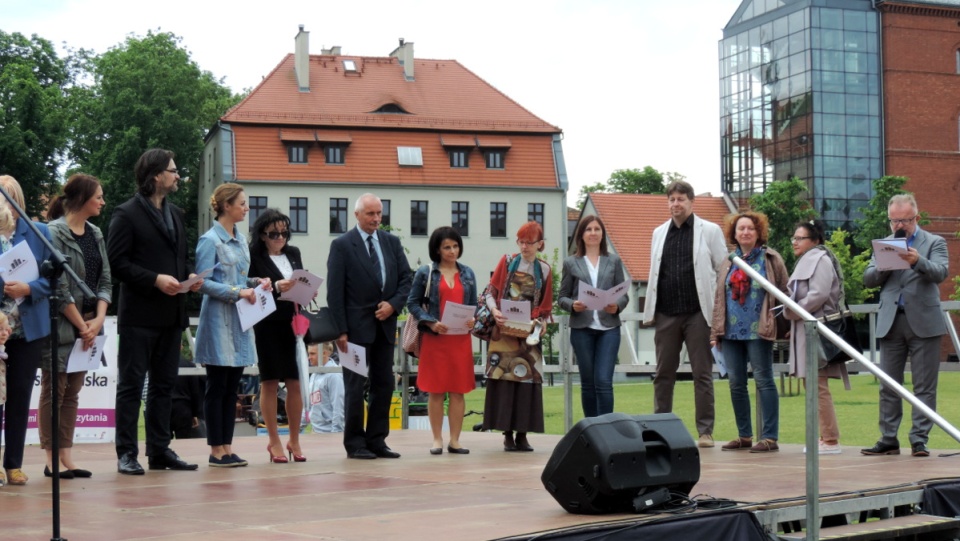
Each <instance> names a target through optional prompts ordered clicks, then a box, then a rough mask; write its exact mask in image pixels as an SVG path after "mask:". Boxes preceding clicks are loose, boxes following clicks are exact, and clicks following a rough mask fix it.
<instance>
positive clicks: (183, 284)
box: [180, 263, 220, 293]
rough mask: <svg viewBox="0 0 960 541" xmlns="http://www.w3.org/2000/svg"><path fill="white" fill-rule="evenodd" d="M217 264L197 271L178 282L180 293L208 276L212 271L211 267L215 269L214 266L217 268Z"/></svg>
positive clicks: (188, 289)
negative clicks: (199, 271)
mask: <svg viewBox="0 0 960 541" xmlns="http://www.w3.org/2000/svg"><path fill="white" fill-rule="evenodd" d="M219 266H220V263H217V264H216V265H214V266H212V267H210V268H209V269H207V270H205V271H203V272H201V273H198V274H197V275H196V276H194V277H193V278H189V279H187V280H184V281H182V282H180V293H186V292H187V291H190V288H191V287H193V284H195V283H197V282H199V281H200V280H203V279H204V278H206V277H207V276H209V275H210V273H211V272H213V269H215V268H217V267H219Z"/></svg>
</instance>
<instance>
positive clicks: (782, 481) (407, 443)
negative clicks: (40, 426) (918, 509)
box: [0, 430, 960, 541]
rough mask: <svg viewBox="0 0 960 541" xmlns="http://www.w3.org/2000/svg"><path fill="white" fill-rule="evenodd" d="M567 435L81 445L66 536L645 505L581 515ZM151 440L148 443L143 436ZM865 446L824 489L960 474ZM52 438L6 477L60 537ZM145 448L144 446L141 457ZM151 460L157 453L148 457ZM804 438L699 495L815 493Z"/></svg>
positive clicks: (545, 518)
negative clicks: (354, 456)
mask: <svg viewBox="0 0 960 541" xmlns="http://www.w3.org/2000/svg"><path fill="white" fill-rule="evenodd" d="M559 439H560V436H547V435H536V434H534V435H532V437H531V444H532V445H533V446H534V447H535V448H536V451H535V452H533V453H505V452H504V451H503V450H502V445H501V441H502V438H501V436H500V435H499V434H492V433H466V434H465V435H464V438H463V444H464V445H465V446H466V447H469V448H470V450H471V453H470V454H469V455H450V454H448V453H446V452H444V454H443V455H441V456H432V455H430V454H429V453H428V447H429V446H430V443H431V442H430V437H429V433H428V432H425V431H419V430H403V431H394V433H393V434H391V436H390V438H389V440H388V442H389V444H390V445H391V447H392V448H393V449H394V450H396V451H398V452H400V453H402V455H403V457H402V458H401V459H399V460H387V459H377V460H369V461H366V460H348V459H347V458H346V456H345V453H344V451H343V448H342V445H341V438H340V435H339V434H317V435H315V434H306V435H304V436H303V439H302V443H303V450H304V453H305V454H306V455H307V457H308V459H309V460H308V462H306V463H299V464H295V463H290V464H268V463H267V460H266V459H265V458H264V456H263V453H264V448H265V446H266V439H265V437H256V436H245V437H239V438H237V439H236V440H235V444H234V450H235V451H236V452H237V453H238V454H240V455H241V456H243V457H244V458H246V459H247V460H249V461H250V466H248V467H246V468H236V469H219V468H210V467H208V466H207V457H208V448H207V447H206V446H205V442H204V441H203V440H182V441H175V442H174V445H173V448H174V449H175V450H176V451H177V452H178V453H179V454H180V455H181V456H182V457H184V458H185V459H187V460H190V461H192V462H196V463H199V464H200V469H199V471H197V472H171V471H149V470H148V471H147V473H146V475H144V476H139V477H129V476H122V475H119V474H117V473H116V456H115V453H114V448H113V445H112V444H86V445H79V446H77V447H76V448H75V449H74V456H75V458H76V460H77V463H78V464H79V465H81V467H84V468H87V469H90V470H91V471H93V472H94V476H93V478H91V479H72V480H63V481H61V487H62V488H61V490H62V498H61V537H63V538H66V539H68V540H70V541H86V540H97V541H108V540H121V539H151V540H171V541H172V540H193V539H198V540H201V539H202V540H204V541H220V540H223V541H227V540H230V541H244V540H309V539H324V540H356V541H361V540H376V541H383V540H391V541H405V540H411V541H412V540H417V541H420V540H422V539H424V538H429V539H467V540H473V539H497V538H504V537H513V536H523V535H524V534H530V533H534V532H542V531H546V530H554V529H558V528H566V527H571V526H576V525H582V524H588V523H595V522H605V521H611V520H623V519H628V518H632V517H636V516H637V515H602V516H583V515H573V514H569V513H567V512H566V511H564V510H563V509H562V508H561V507H560V506H559V505H558V504H557V503H556V501H554V499H553V498H552V497H551V496H550V495H549V494H548V493H547V491H546V490H545V489H544V488H543V486H542V484H541V483H540V474H541V472H542V471H543V467H544V465H545V464H546V462H547V460H548V458H549V457H550V455H551V453H552V451H553V448H554V446H555V445H556V443H557V442H558V441H559ZM141 449H142V445H141ZM940 452H941V451H932V453H931V455H932V456H931V457H929V458H913V457H911V456H910V455H909V454H906V455H902V456H890V457H865V456H861V455H860V453H859V449H856V448H845V449H844V450H843V454H841V455H836V456H824V457H821V461H820V465H821V472H822V476H821V492H822V493H823V494H828V493H835V492H849V491H861V490H864V491H865V490H869V489H875V488H879V487H889V486H893V485H901V484H906V485H908V486H910V485H914V484H916V483H918V482H921V481H923V480H927V479H934V478H948V477H951V476H955V475H958V473H960V456H957V457H937V455H938V454H939V453H940ZM42 453H43V451H42V450H40V449H39V447H37V446H31V447H29V448H28V449H27V451H26V457H25V471H26V472H27V474H28V475H29V476H30V482H29V483H28V484H27V485H26V486H22V487H15V486H9V485H8V486H5V487H3V488H2V489H0V539H4V540H6V539H9V540H28V539H36V540H40V539H50V538H51V534H52V522H51V503H50V495H51V480H50V479H48V478H45V477H44V476H43V465H44V461H43V458H42V457H43V454H42ZM141 458H143V457H141ZM142 463H143V465H144V466H146V460H145V459H144V460H143V461H142ZM804 483H805V473H804V455H803V454H802V452H801V446H799V445H784V446H783V447H782V448H781V450H780V451H779V452H777V453H770V454H750V453H743V452H723V451H721V450H720V448H719V447H716V448H713V449H702V450H701V476H700V482H699V483H697V485H696V486H695V487H694V489H693V491H692V494H691V496H692V495H696V494H704V495H710V496H713V497H715V498H728V499H733V500H737V501H740V502H757V503H759V502H766V501H770V500H775V499H782V498H791V497H800V498H802V496H803V494H804V491H805V489H804V486H805V485H804Z"/></svg>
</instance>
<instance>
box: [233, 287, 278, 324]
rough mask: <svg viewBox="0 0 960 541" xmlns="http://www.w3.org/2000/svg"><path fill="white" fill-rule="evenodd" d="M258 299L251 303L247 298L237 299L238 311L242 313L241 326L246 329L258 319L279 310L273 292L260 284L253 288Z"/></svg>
mask: <svg viewBox="0 0 960 541" xmlns="http://www.w3.org/2000/svg"><path fill="white" fill-rule="evenodd" d="M253 292H254V293H256V295H257V299H256V300H255V301H254V302H253V303H250V302H248V301H247V299H240V300H238V301H237V313H238V314H239V315H240V328H241V329H243V330H244V331H246V330H247V329H249V328H250V327H253V326H254V325H255V324H256V323H257V322H258V321H260V320H261V319H263V318H265V317H267V316H269V315H270V314H272V313H274V312H275V311H276V310H277V303H275V302H274V301H273V294H271V293H270V291H269V290H265V289H263V288H262V287H260V286H257V287H255V288H253Z"/></svg>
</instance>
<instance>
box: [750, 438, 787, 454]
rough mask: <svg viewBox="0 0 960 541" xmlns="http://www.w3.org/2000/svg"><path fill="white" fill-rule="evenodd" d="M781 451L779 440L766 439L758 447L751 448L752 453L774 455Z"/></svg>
mask: <svg viewBox="0 0 960 541" xmlns="http://www.w3.org/2000/svg"><path fill="white" fill-rule="evenodd" d="M779 450H780V446H779V445H777V440H771V439H766V438H765V439H762V440H760V441H758V442H757V444H756V445H754V446H753V447H751V448H750V452H751V453H772V452H773V451H779Z"/></svg>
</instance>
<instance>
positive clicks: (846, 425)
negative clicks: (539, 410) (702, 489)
mask: <svg viewBox="0 0 960 541" xmlns="http://www.w3.org/2000/svg"><path fill="white" fill-rule="evenodd" d="M909 377H910V374H907V382H906V385H907V388H908V389H909V388H910V379H909ZM556 381H557V382H558V383H557V385H555V386H553V387H550V386H546V385H545V386H544V388H543V401H544V404H543V410H544V416H545V419H544V422H545V428H546V432H547V433H548V434H563V433H564V432H565V431H564V428H563V387H562V385H561V384H560V383H559V379H557V380H556ZM850 385H851V387H852V389H851V390H850V391H845V390H844V389H843V382H842V381H841V380H831V381H830V390H831V392H832V394H833V401H834V405H835V406H836V409H837V417H838V420H839V424H840V443H841V444H842V445H849V446H857V447H870V446H872V445H873V444H874V443H875V442H876V441H877V439H878V438H879V436H880V433H879V429H878V427H877V422H878V418H879V417H878V416H879V407H878V396H879V387H880V386H879V383H878V382H877V381H876V380H875V378H874V377H873V375H872V374H869V373H864V374H859V375H851V376H850ZM777 386H778V388H779V380H778V381H777ZM958 388H960V373H958V372H941V373H940V384H939V392H938V393H937V397H938V404H937V412H938V413H939V414H940V415H941V416H942V417H943V418H944V419H946V420H947V421H948V422H950V423H951V424H953V425H954V426H956V425H958V424H960V395H958V393H956V392H953V391H951V389H958ZM485 392H486V390H485V389H483V388H478V389H476V390H475V391H473V392H471V393H469V394H468V395H466V402H467V403H466V410H467V412H470V411H477V412H482V411H483V401H484V395H485ZM793 392H794V395H793V396H781V397H780V442H782V443H803V441H804V437H805V432H804V431H805V422H804V401H805V395H804V393H803V392H800V393H799V394H797V380H793ZM573 393H574V394H573V402H574V414H573V419H574V422H577V421H579V420H580V419H582V418H583V412H582V410H581V408H580V387H579V386H574V388H573ZM714 393H715V401H716V427H715V429H714V438H715V439H716V441H717V442H718V443H721V442H726V441H728V440H731V439H733V438H735V437H736V436H737V427H736V423H735V422H734V418H733V408H732V407H731V405H730V390H729V387H728V386H727V380H715V381H714ZM614 404H615V406H614V410H615V411H618V412H623V413H627V414H630V415H643V414H648V413H652V412H653V383H652V382H649V381H645V382H642V383H621V384H616V385H615V386H614ZM750 405H751V407H752V408H753V409H752V415H753V419H755V418H756V410H755V408H756V396H755V389H754V387H753V383H752V382H751V384H750ZM910 410H911V406H910V404H909V403H904V418H903V421H902V422H901V424H900V446H901V447H907V448H908V449H909V445H910V440H909V438H908V433H909V431H910V424H911V422H910ZM674 412H675V413H676V414H677V415H678V416H679V417H680V418H681V419H682V420H683V422H684V425H685V426H686V427H687V429H688V430H690V429H693V431H695V428H693V427H695V422H694V414H693V383H692V382H690V381H678V382H677V387H676V392H675V394H674ZM480 420H481V418H480V416H479V415H470V416H468V417H467V418H466V420H465V421H464V428H465V429H466V430H469V429H470V428H469V427H471V426H473V424H475V423H478V422H480ZM755 422H756V421H754V423H755ZM754 430H756V426H754ZM694 437H696V434H695V433H694ZM929 446H930V447H931V448H933V449H955V448H960V444H958V443H957V442H956V441H954V439H953V438H951V437H950V436H949V435H948V434H947V433H946V432H944V431H943V430H941V429H940V428H939V427H936V426H935V427H934V429H933V430H932V431H931V433H930V442H929Z"/></svg>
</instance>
